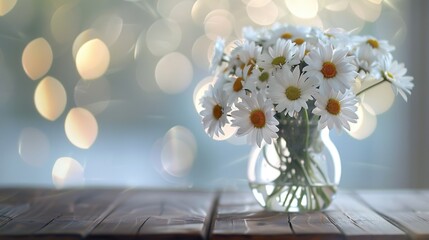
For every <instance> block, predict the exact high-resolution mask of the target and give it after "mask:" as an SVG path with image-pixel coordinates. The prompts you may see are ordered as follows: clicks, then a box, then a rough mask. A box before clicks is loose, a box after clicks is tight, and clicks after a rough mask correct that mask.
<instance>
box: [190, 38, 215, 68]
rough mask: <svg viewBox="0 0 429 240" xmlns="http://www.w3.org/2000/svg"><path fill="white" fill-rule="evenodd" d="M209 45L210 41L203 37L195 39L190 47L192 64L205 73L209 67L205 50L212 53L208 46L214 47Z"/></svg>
mask: <svg viewBox="0 0 429 240" xmlns="http://www.w3.org/2000/svg"><path fill="white" fill-rule="evenodd" d="M211 43H212V41H211V40H210V39H209V38H208V37H207V36H205V35H204V36H201V37H199V38H197V40H195V42H194V45H193V46H192V62H193V63H194V64H195V65H196V66H198V67H200V68H201V69H204V70H205V71H207V69H209V66H210V62H209V57H208V51H206V50H209V51H210V50H211V51H213V47H212V48H210V46H214V45H212V44H211Z"/></svg>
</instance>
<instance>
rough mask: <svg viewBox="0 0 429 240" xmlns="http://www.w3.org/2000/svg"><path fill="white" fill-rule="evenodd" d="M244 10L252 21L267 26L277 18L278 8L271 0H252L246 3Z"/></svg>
mask: <svg viewBox="0 0 429 240" xmlns="http://www.w3.org/2000/svg"><path fill="white" fill-rule="evenodd" d="M246 12H247V15H248V16H249V18H250V20H252V21H253V22H254V23H256V24H259V25H262V26H267V25H271V24H273V23H274V22H275V21H276V20H277V17H278V14H279V9H278V7H277V5H276V4H275V3H274V2H273V1H271V0H269V1H267V0H252V1H250V2H249V4H247V6H246Z"/></svg>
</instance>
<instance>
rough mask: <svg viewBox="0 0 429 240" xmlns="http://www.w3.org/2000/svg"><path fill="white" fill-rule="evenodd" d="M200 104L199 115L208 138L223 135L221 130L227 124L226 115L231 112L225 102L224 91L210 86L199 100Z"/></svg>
mask: <svg viewBox="0 0 429 240" xmlns="http://www.w3.org/2000/svg"><path fill="white" fill-rule="evenodd" d="M201 104H202V107H203V110H202V111H201V112H200V115H201V116H202V122H203V126H204V129H206V132H207V134H208V135H209V136H210V137H213V135H216V136H219V134H224V132H223V130H222V128H223V127H224V126H225V124H227V123H229V121H228V118H227V113H228V112H230V111H231V107H229V106H228V105H227V102H226V96H225V91H223V90H222V89H217V88H213V86H212V85H210V86H209V89H208V90H207V91H206V92H205V95H204V97H203V98H202V100H201Z"/></svg>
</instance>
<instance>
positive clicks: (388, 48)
mask: <svg viewBox="0 0 429 240" xmlns="http://www.w3.org/2000/svg"><path fill="white" fill-rule="evenodd" d="M354 41H356V42H357V43H358V44H359V45H360V46H361V47H364V48H365V47H366V48H369V49H371V50H372V51H373V53H374V55H375V56H378V57H379V58H381V59H383V58H385V57H389V56H390V55H391V52H392V51H393V50H395V47H394V46H392V45H389V43H388V42H387V41H386V40H378V39H377V38H375V37H372V36H364V37H361V36H357V37H355V38H354Z"/></svg>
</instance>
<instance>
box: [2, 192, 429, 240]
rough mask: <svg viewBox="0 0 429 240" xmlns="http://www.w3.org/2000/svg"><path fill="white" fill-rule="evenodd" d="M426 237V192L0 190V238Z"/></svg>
mask: <svg viewBox="0 0 429 240" xmlns="http://www.w3.org/2000/svg"><path fill="white" fill-rule="evenodd" d="M409 238H412V239H429V190H389V191H387V190H383V191H381V190H374V191H357V192H345V191H343V192H340V193H339V194H338V195H337V198H336V199H335V200H334V202H333V204H332V205H331V206H330V207H329V208H328V209H326V210H325V211H323V212H311V213H289V214H288V213H277V212H268V211H265V210H264V209H263V208H262V207H261V206H260V205H259V204H258V203H257V202H256V200H255V199H254V198H253V196H252V194H251V193H250V192H221V193H217V192H213V191H201V190H177V189H169V190H168V189H103V188H97V189H66V190H54V189H43V188H37V189H30V188H0V240H3V239H73V240H74V239H195V240H203V239H217V240H219V239H234V240H235V239H237V240H238V239H256V240H259V239H270V240H276V239H380V240H383V239H395V240H399V239H409Z"/></svg>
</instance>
